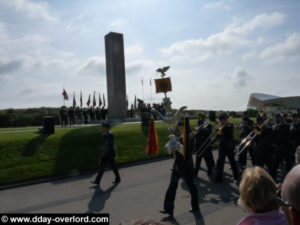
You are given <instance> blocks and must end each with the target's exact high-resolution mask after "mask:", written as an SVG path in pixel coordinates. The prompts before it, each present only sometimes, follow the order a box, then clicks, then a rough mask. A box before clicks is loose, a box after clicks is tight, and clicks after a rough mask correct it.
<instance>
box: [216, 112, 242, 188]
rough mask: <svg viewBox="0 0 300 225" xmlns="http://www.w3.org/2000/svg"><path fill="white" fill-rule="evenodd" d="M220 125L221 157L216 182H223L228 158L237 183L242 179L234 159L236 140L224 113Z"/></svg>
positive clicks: (220, 118)
mask: <svg viewBox="0 0 300 225" xmlns="http://www.w3.org/2000/svg"><path fill="white" fill-rule="evenodd" d="M219 120H220V125H219V128H218V129H217V134H218V135H217V137H216V138H217V139H218V140H219V157H218V160H217V174H216V178H215V181H216V182H217V183H219V182H222V180H223V173H224V163H225V158H226V156H227V158H228V160H229V162H230V165H231V169H232V172H233V177H234V179H236V180H237V181H239V179H240V174H239V171H238V167H237V164H236V161H235V158H234V139H233V124H232V123H229V122H228V121H227V115H226V113H222V114H221V115H220V116H219Z"/></svg>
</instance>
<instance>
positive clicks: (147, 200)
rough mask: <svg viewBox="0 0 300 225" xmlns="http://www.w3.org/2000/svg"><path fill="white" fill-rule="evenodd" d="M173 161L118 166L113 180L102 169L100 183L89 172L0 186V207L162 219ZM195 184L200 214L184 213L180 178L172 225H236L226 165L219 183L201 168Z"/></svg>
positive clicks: (186, 201) (237, 212)
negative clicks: (116, 179) (115, 182)
mask: <svg viewBox="0 0 300 225" xmlns="http://www.w3.org/2000/svg"><path fill="white" fill-rule="evenodd" d="M214 154H216V152H215V153H214ZM215 156H216V155H215ZM172 163H173V159H172V160H170V159H168V160H163V161H159V162H153V163H148V164H143V165H137V166H132V167H127V168H122V169H120V174H121V178H122V182H121V183H120V184H118V185H113V184H112V181H113V180H114V175H113V172H112V171H111V170H109V171H106V172H105V173H104V176H103V179H102V182H101V184H100V187H97V186H95V185H93V184H91V183H90V180H93V179H94V177H95V174H92V175H83V176H77V177H73V178H68V179H63V180H56V181H52V182H51V181H50V182H45V183H40V184H34V185H29V186H23V187H18V188H12V189H7V190H2V191H0V212H1V213H110V220H111V221H110V224H112V225H119V224H122V225H123V224H124V225H125V224H128V225H129V224H130V222H131V221H133V220H134V219H137V218H151V219H153V220H157V221H160V220H164V219H166V217H165V215H163V214H161V213H159V210H162V207H163V201H164V196H165V192H166V190H167V187H168V185H169V181H170V174H171V171H170V169H171V167H172ZM202 163H203V164H202V165H203V166H204V167H205V164H204V161H203V162H202ZM197 189H198V195H199V203H200V210H201V215H202V216H199V215H194V214H192V213H190V212H189V210H190V209H191V205H190V195H189V192H188V191H187V187H186V185H185V184H184V182H183V181H180V183H179V186H178V190H177V195H176V200H175V211H174V217H175V220H173V221H172V223H173V224H181V225H183V224H185V225H190V224H197V225H200V224H209V225H214V224H216V225H220V224H236V223H237V222H238V221H239V220H240V219H241V218H242V217H244V216H246V215H247V214H248V213H247V211H245V210H244V209H242V208H241V207H240V206H238V205H237V200H238V196H239V192H238V188H237V186H236V184H235V182H234V181H233V180H232V179H231V170H230V168H229V165H228V164H226V165H225V179H224V182H223V183H221V184H215V183H213V182H211V181H210V180H209V178H208V177H207V175H206V172H205V171H204V170H200V172H199V179H198V180H197Z"/></svg>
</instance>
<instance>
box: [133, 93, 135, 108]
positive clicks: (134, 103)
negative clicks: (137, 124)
mask: <svg viewBox="0 0 300 225" xmlns="http://www.w3.org/2000/svg"><path fill="white" fill-rule="evenodd" d="M133 108H134V109H135V110H136V95H135V96H134V106H133Z"/></svg>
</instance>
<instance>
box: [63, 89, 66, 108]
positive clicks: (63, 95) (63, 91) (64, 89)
mask: <svg viewBox="0 0 300 225" xmlns="http://www.w3.org/2000/svg"><path fill="white" fill-rule="evenodd" d="M64 91H65V88H64V87H63V92H64ZM63 100H64V106H66V103H65V95H63Z"/></svg>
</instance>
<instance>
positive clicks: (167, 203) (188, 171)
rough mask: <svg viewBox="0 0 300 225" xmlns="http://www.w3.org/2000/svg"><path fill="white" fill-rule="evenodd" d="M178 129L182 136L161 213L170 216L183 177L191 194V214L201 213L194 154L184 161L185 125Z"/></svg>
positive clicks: (178, 142)
mask: <svg viewBox="0 0 300 225" xmlns="http://www.w3.org/2000/svg"><path fill="white" fill-rule="evenodd" d="M177 127H178V129H179V131H180V134H181V136H180V137H177V140H174V142H176V146H177V147H176V150H173V151H174V155H175V161H174V164H173V169H172V174H171V181H170V184H169V187H168V190H167V193H166V196H165V200H164V210H163V211H160V212H161V213H163V214H169V215H170V216H173V212H174V201H175V196H176V191H177V187H178V181H179V179H180V178H181V177H182V178H183V179H184V181H185V183H186V185H187V186H188V188H189V192H190V194H191V205H192V210H190V212H193V213H197V212H199V202H198V194H197V188H196V186H195V184H194V177H193V158H192V154H190V155H189V156H186V157H187V158H186V159H184V156H183V146H182V144H183V130H184V123H183V122H179V123H178V124H177ZM174 138H175V137H174Z"/></svg>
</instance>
